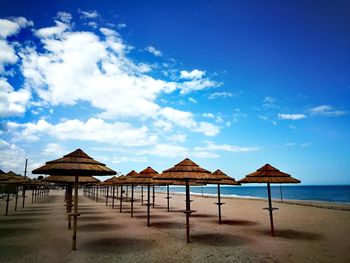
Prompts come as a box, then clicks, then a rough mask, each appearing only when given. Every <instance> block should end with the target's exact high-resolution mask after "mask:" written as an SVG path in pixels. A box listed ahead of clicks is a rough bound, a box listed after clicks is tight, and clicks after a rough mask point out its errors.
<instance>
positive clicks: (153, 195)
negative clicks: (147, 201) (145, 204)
mask: <svg viewBox="0 0 350 263" xmlns="http://www.w3.org/2000/svg"><path fill="white" fill-rule="evenodd" d="M155 197H156V195H155V194H154V185H152V207H153V208H154V199H155Z"/></svg>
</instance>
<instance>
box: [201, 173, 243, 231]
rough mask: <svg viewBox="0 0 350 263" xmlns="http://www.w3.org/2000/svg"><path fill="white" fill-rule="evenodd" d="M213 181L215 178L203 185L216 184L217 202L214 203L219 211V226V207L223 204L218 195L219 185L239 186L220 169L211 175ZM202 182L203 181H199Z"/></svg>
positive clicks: (219, 194)
mask: <svg viewBox="0 0 350 263" xmlns="http://www.w3.org/2000/svg"><path fill="white" fill-rule="evenodd" d="M212 175H213V179H214V178H215V181H213V180H209V181H204V182H205V183H208V184H217V187H218V188H217V193H218V202H217V203H215V204H216V205H217V206H218V211H219V224H220V225H221V223H222V221H221V206H222V205H224V204H225V203H222V202H221V193H220V185H241V184H240V183H238V182H236V180H235V179H234V178H232V177H230V176H228V175H227V174H225V173H224V172H222V171H221V170H220V169H217V170H216V171H215V172H213V173H212ZM201 182H203V181H201Z"/></svg>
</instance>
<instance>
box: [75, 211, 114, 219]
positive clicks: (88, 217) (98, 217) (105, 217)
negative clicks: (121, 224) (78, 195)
mask: <svg viewBox="0 0 350 263" xmlns="http://www.w3.org/2000/svg"><path fill="white" fill-rule="evenodd" d="M81 215H82V216H79V219H78V221H103V220H112V219H113V217H107V216H84V214H83V213H81Z"/></svg>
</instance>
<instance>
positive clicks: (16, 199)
mask: <svg viewBox="0 0 350 263" xmlns="http://www.w3.org/2000/svg"><path fill="white" fill-rule="evenodd" d="M17 201H18V185H16V201H15V211H17Z"/></svg>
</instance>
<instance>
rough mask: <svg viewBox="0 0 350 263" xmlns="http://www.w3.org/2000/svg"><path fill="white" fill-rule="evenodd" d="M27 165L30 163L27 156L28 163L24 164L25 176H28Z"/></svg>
mask: <svg viewBox="0 0 350 263" xmlns="http://www.w3.org/2000/svg"><path fill="white" fill-rule="evenodd" d="M27 165H28V159H27V158H26V164H25V165H24V178H26V177H27Z"/></svg>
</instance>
